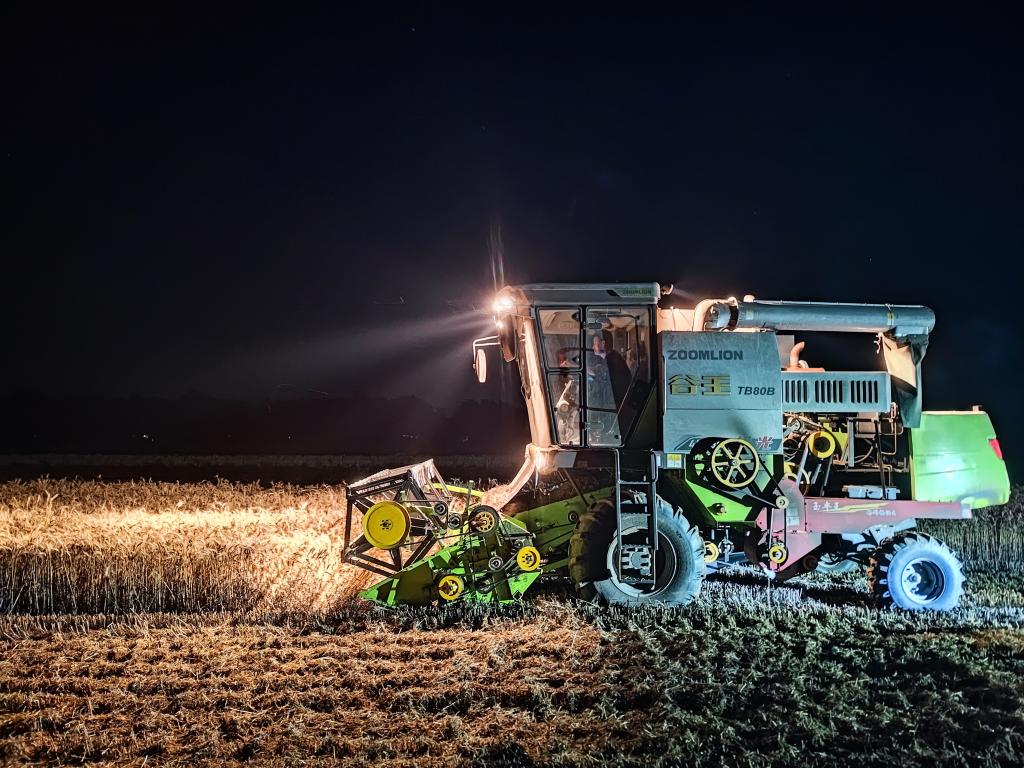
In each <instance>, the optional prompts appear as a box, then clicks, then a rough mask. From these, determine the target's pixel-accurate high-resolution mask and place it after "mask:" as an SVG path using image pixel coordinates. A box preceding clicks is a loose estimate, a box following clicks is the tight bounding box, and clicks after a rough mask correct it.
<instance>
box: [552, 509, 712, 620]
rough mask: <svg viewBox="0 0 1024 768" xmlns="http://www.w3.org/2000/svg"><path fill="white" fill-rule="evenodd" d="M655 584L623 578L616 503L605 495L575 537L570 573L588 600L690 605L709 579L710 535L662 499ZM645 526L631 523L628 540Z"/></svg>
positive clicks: (578, 590)
mask: <svg viewBox="0 0 1024 768" xmlns="http://www.w3.org/2000/svg"><path fill="white" fill-rule="evenodd" d="M659 502H660V506H659V508H658V551H657V554H656V556H655V583H654V584H653V585H649V586H635V585H632V584H628V583H626V582H624V581H622V580H620V579H619V577H618V573H617V570H618V569H617V568H616V567H615V564H616V562H617V561H618V556H619V553H618V547H617V546H616V541H615V539H616V536H615V526H616V520H615V505H614V504H613V503H612V502H611V501H609V500H607V499H606V500H602V501H599V502H597V503H596V504H595V505H594V506H592V507H591V508H590V509H589V510H588V511H587V512H586V513H585V514H584V515H583V516H582V517H581V518H580V521H579V524H578V525H577V527H576V531H575V533H574V534H573V537H572V539H571V540H570V542H569V575H570V576H571V577H572V580H573V583H575V584H576V589H577V593H578V594H579V596H580V597H581V598H583V599H585V600H591V601H598V602H603V603H608V604H610V605H645V604H658V605H685V604H686V603H688V602H690V601H691V600H692V599H693V598H694V597H696V596H697V593H698V592H700V586H701V583H702V582H703V580H704V574H705V563H704V539H703V538H702V537H701V535H700V532H699V531H698V530H697V528H696V527H695V526H691V525H689V523H687V521H686V519H685V518H684V517H683V516H682V515H680V514H678V513H677V512H675V511H674V510H673V509H672V508H671V507H670V506H669V505H668V504H666V503H664V502H663V501H661V500H659ZM644 533H645V532H644V531H643V530H642V529H641V528H640V527H639V526H630V525H629V524H628V523H627V527H626V530H625V531H624V532H623V539H624V540H625V541H627V542H628V541H629V539H630V537H640V538H643V536H644Z"/></svg>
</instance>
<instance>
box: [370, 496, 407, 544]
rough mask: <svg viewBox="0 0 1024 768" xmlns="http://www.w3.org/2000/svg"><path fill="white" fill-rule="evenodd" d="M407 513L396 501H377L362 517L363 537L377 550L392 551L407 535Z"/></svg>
mask: <svg viewBox="0 0 1024 768" xmlns="http://www.w3.org/2000/svg"><path fill="white" fill-rule="evenodd" d="M410 525H411V521H410V519H409V512H408V511H407V510H406V508H405V507H403V506H402V505H401V504H399V503H398V502H397V501H378V502H377V503H376V504H374V505H373V506H372V507H370V508H369V509H368V510H366V514H364V515H363V536H365V537H366V540H367V541H368V542H370V544H372V545H373V546H375V547H376V548H377V549H394V548H395V547H397V546H399V545H401V544H402V543H403V542H404V541H405V538H406V536H408V534H409V527H410Z"/></svg>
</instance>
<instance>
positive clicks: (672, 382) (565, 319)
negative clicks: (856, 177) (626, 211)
mask: <svg viewBox="0 0 1024 768" xmlns="http://www.w3.org/2000/svg"><path fill="white" fill-rule="evenodd" d="M670 292H671V287H667V288H665V289H662V288H661V287H660V286H659V285H658V284H657V283H636V284H539V285H524V286H520V287H508V288H504V289H502V290H501V292H500V293H499V294H498V296H497V299H496V301H495V304H494V314H495V323H496V326H497V331H498V333H497V335H495V336H492V337H488V338H483V339H477V340H476V341H474V342H473V358H474V368H475V370H476V374H477V378H478V379H479V380H480V381H481V382H482V381H484V380H485V379H486V375H487V364H488V363H487V350H488V349H490V348H496V349H497V350H499V351H500V353H501V356H502V358H503V359H504V360H505V362H508V363H517V364H518V366H519V377H520V380H521V382H522V390H523V396H524V397H525V399H526V406H527V411H528V413H529V419H530V433H531V438H532V442H531V443H530V445H529V446H528V447H527V450H526V460H525V463H524V464H523V467H522V469H521V470H520V471H519V473H518V475H517V476H516V478H515V480H513V482H512V483H511V485H510V486H509V489H508V494H507V495H506V498H507V503H502V504H498V503H495V504H494V506H491V505H488V504H486V503H483V500H482V495H481V494H480V493H479V491H474V490H473V489H472V487H470V488H464V489H453V488H451V487H450V486H448V485H446V484H445V482H444V480H443V479H442V478H441V477H440V475H439V474H438V472H437V470H436V469H435V468H434V465H433V462H431V461H427V462H424V463H422V464H417V465H413V466H409V467H402V468H400V469H394V470H387V471H384V472H381V473H378V474H377V475H374V476H372V477H369V478H366V479H365V480H363V481H361V482H359V483H356V484H354V485H352V486H351V487H350V488H349V500H348V510H347V516H346V534H345V546H346V550H345V551H346V559H347V560H348V562H351V563H355V564H357V565H360V566H362V567H364V568H367V569H369V570H370V571H373V572H375V573H377V574H379V575H380V576H382V577H384V578H383V580H382V581H380V582H379V583H377V584H375V585H374V586H372V587H370V588H369V589H367V590H365V591H364V592H363V593H362V597H364V598H366V599H369V600H372V601H375V602H377V603H379V604H383V605H398V604H418V605H423V604H430V603H434V602H436V601H456V600H463V601H475V602H507V601H511V600H516V599H519V598H520V597H522V595H523V594H524V593H526V592H527V591H528V590H530V589H531V588H533V589H536V587H535V585H536V584H538V583H543V582H556V581H557V582H561V583H562V584H566V585H569V586H571V587H572V588H573V589H574V590H575V591H576V592H577V594H579V595H580V597H582V598H585V599H589V600H600V601H602V602H605V603H610V604H648V603H650V604H660V605H671V606H676V605H683V604H685V603H687V602H688V601H690V600H692V599H693V598H694V597H695V596H696V595H697V593H698V591H699V590H700V587H701V583H702V581H703V578H704V574H705V571H706V569H707V567H708V566H709V565H710V564H713V563H719V562H726V561H731V560H736V559H740V558H744V557H745V559H747V560H749V562H750V563H753V564H755V565H756V566H757V567H759V568H761V569H763V570H764V571H765V572H766V573H767V574H768V575H769V576H771V577H774V578H775V579H776V580H779V581H782V580H785V579H788V578H790V577H792V576H795V575H798V574H801V573H806V572H808V571H813V570H815V569H828V570H842V569H846V568H857V567H860V566H866V567H867V569H868V585H869V588H870V590H871V591H872V592H873V593H874V594H875V595H876V596H877V597H878V598H879V599H880V601H882V602H883V603H886V604H893V605H896V606H898V607H900V608H907V609H931V610H948V609H951V608H954V607H955V606H956V605H957V604H958V603H959V601H960V598H961V595H962V593H963V579H964V576H963V572H962V569H961V564H960V562H959V561H958V559H957V558H956V556H955V555H954V553H953V552H952V551H951V550H950V549H949V548H948V547H947V546H946V545H945V544H943V543H942V542H941V541H938V540H937V539H935V538H933V537H931V536H928V535H926V534H923V533H918V532H917V531H916V530H915V521H916V520H918V519H924V518H928V519H947V520H960V519H966V518H969V517H971V510H972V509H978V508H980V507H987V506H992V505H996V504H1004V503H1005V502H1006V501H1007V499H1008V497H1009V480H1008V478H1007V474H1006V466H1005V464H1004V462H1003V460H1002V455H1001V452H1000V448H999V443H998V441H997V439H996V435H995V432H994V431H993V428H992V422H991V421H990V420H989V417H988V415H987V414H986V413H985V412H984V411H982V410H980V409H979V408H977V407H975V408H974V409H973V410H971V411H953V412H928V411H924V412H922V409H921V360H922V358H923V357H924V354H925V350H926V349H927V346H928V335H929V333H930V332H931V330H932V328H933V326H934V323H935V316H934V314H933V312H932V311H931V310H930V309H928V308H926V307H922V306H896V305H890V304H828V303H800V302H783V301H757V300H754V299H753V297H749V296H748V297H745V298H744V299H743V300H742V301H737V300H735V299H707V300H704V301H701V302H700V303H698V304H697V305H696V307H695V308H694V309H663V308H659V301H661V299H662V297H663V296H664V295H667V294H668V293H670ZM795 332H840V333H861V334H870V335H871V337H872V338H873V339H874V340H875V341H876V342H877V344H878V348H879V352H880V354H881V356H882V359H883V360H884V367H885V370H882V371H826V370H824V369H823V368H814V367H809V366H808V364H807V363H805V362H804V361H803V360H802V359H801V353H802V351H803V348H804V343H803V342H799V341H797V340H796V339H795V337H794V336H793V335H792V334H793V333H795ZM356 515H359V516H360V518H361V531H362V532H361V533H360V534H359V535H358V536H356V537H355V538H353V536H352V532H353V526H352V524H353V520H354V518H355V516H356ZM712 567H714V566H712Z"/></svg>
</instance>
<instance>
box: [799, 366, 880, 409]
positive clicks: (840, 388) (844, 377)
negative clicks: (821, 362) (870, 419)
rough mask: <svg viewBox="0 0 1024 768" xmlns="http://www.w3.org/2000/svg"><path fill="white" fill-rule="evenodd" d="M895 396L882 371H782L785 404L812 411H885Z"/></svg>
mask: <svg viewBox="0 0 1024 768" xmlns="http://www.w3.org/2000/svg"><path fill="white" fill-rule="evenodd" d="M891 400H892V396H891V393H890V386H889V374H888V373H882V372H874V371H873V372H870V373H852V372H847V371H842V372H836V373H828V372H826V373H810V372H808V373H799V372H793V371H783V372H782V408H783V410H785V411H806V412H812V413H819V412H825V413H862V412H868V413H883V412H885V411H888V410H889V404H890V402H891Z"/></svg>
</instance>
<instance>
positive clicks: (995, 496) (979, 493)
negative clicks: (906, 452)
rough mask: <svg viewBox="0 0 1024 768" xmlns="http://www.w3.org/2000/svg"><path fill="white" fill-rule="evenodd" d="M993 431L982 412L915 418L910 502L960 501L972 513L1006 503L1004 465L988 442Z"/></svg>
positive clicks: (941, 413)
mask: <svg viewBox="0 0 1024 768" xmlns="http://www.w3.org/2000/svg"><path fill="white" fill-rule="evenodd" d="M995 437H996V432H995V429H993V427H992V420H991V419H990V418H989V416H988V414H987V413H985V412H984V411H945V412H929V411H925V412H924V413H922V414H921V426H919V427H916V428H914V429H912V430H910V456H911V459H910V476H911V491H912V493H913V496H914V499H915V500H916V501H965V502H968V503H969V504H970V505H971V508H972V509H980V508H982V507H991V506H993V505H996V504H1005V503H1006V501H1007V500H1008V499H1009V498H1010V479H1009V477H1008V476H1007V474H1006V463H1005V462H1004V461H1003V460H1002V459H1001V458H999V456H998V455H997V454H996V452H995V449H994V448H993V446H992V444H991V443H990V442H989V441H990V440H993V439H995Z"/></svg>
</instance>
